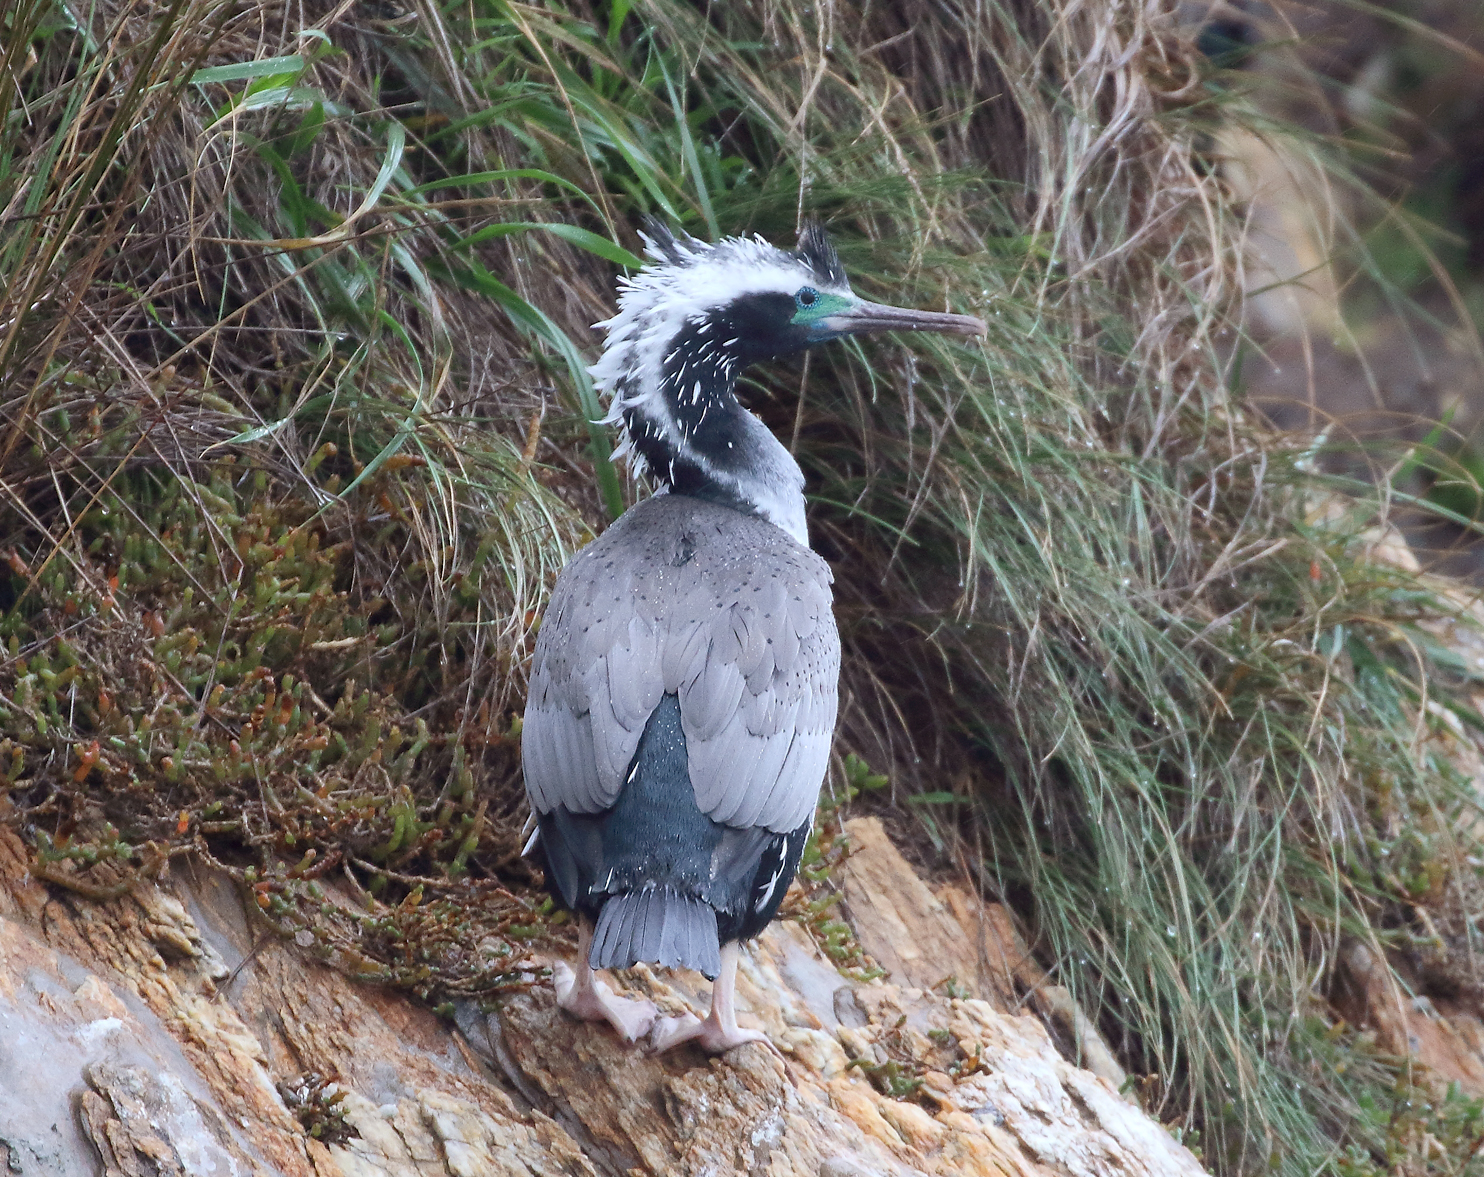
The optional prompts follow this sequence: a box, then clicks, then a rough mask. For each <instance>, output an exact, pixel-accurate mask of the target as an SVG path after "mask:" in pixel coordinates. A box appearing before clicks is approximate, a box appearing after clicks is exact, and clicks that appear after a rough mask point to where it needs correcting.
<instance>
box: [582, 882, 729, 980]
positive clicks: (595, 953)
mask: <svg viewBox="0 0 1484 1177" xmlns="http://www.w3.org/2000/svg"><path fill="white" fill-rule="evenodd" d="M641 960H642V961H645V962H646V963H648V964H659V965H664V966H665V967H666V968H675V967H676V966H680V967H682V968H687V969H695V970H696V971H697V972H700V973H704V974H705V975H706V976H707V977H710V978H711V979H712V980H715V978H716V974H717V973H719V972H721V945H720V944H719V942H718V940H717V935H716V912H714V911H713V910H712V909H711V907H710V906H709V905H708V904H707V903H706V902H705V901H704V900H701V899H693V898H691V897H690V896H688V895H679V894H676V893H675V892H674V891H672V890H670V889H669V888H668V887H648V888H646V889H644V890H643V891H629V892H626V893H624V894H621V895H615V896H613V898H612V899H610V900H608V902H607V903H605V904H604V905H603V910H602V911H601V912H600V913H599V914H598V926H597V928H596V930H595V931H594V932H593V946H592V949H591V951H589V953H588V963H589V964H591V965H592V967H593V968H595V969H626V968H628V967H629V966H630V965H631V964H635V963H637V962H638V961H641Z"/></svg>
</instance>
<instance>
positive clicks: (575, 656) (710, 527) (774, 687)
mask: <svg viewBox="0 0 1484 1177" xmlns="http://www.w3.org/2000/svg"><path fill="white" fill-rule="evenodd" d="M831 579H832V578H831V576H830V571H829V566H828V565H827V564H826V563H825V562H824V561H823V560H822V559H820V557H819V556H817V555H815V553H813V552H812V551H810V550H809V549H808V548H806V547H804V546H803V545H802V544H799V543H796V542H795V541H794V540H793V539H792V538H790V537H789V536H788V535H787V534H785V533H784V532H783V531H782V530H780V529H779V528H777V527H775V526H773V525H772V524H771V523H768V522H766V521H764V520H762V519H759V518H756V517H755V516H751V515H745V514H742V513H740V512H738V511H734V510H731V509H729V508H727V507H722V506H716V505H713V504H710V503H706V502H703V501H701V500H698V499H693V498H688V497H685V496H680V495H659V496H656V497H654V498H651V499H648V500H646V501H645V502H643V503H640V504H639V505H638V506H636V507H635V508H633V509H632V510H631V511H630V512H629V513H628V514H626V515H625V516H624V517H623V518H622V519H620V520H619V521H618V522H617V523H615V524H614V525H613V526H612V527H610V528H609V529H608V530H607V531H606V532H605V533H604V534H603V536H602V537H601V538H600V539H598V540H597V541H596V542H594V543H593V544H592V545H590V546H589V547H588V548H586V549H585V550H584V551H583V552H581V553H580V554H579V555H578V556H577V558H576V559H575V560H573V561H572V563H571V564H569V565H568V566H567V568H566V569H565V570H564V571H563V573H562V576H561V578H560V579H559V580H558V581H557V586H556V590H555V592H554V593H553V595H552V599H551V605H550V607H549V608H548V609H547V613H546V619H545V621H544V622H543V624H542V628H541V633H540V635H539V637H538V639H537V642H536V654H535V659H534V663H533V666H532V674H531V688H530V699H529V705H528V707H527V711H526V719H525V731H524V734H523V737H522V743H523V746H524V759H525V778H526V788H527V791H528V792H529V794H530V797H531V803H532V805H533V806H534V808H535V809H536V810H537V811H538V812H540V813H549V812H551V810H553V809H554V808H556V806H558V805H563V806H565V807H566V808H567V809H568V810H569V811H571V812H574V813H597V812H599V811H601V810H603V809H606V808H608V807H609V806H611V805H612V804H613V803H614V801H615V800H616V799H617V797H618V794H619V790H620V788H621V787H622V785H623V774H624V772H625V771H626V770H627V768H628V766H629V763H630V761H631V760H632V759H633V756H634V751H635V749H636V748H637V746H638V743H639V737H640V735H641V734H642V732H643V731H644V725H645V723H646V722H647V721H648V719H649V716H650V713H651V712H652V711H653V710H654V708H655V707H656V706H657V705H658V703H659V701H660V698H661V696H662V695H664V694H667V693H675V694H677V695H678V696H679V699H680V715H681V724H682V727H683V729H684V732H685V739H686V749H687V754H688V757H689V762H690V777H691V783H692V785H693V786H694V788H695V790H696V803H697V805H698V807H699V808H700V809H701V811H702V812H703V813H705V814H707V815H708V816H710V817H711V818H712V819H713V820H715V821H718V822H722V823H724V824H727V825H731V826H737V827H749V826H763V827H766V828H767V829H769V830H772V831H774V832H777V833H783V832H786V831H788V830H793V829H797V828H798V827H799V826H800V825H802V824H803V823H804V822H805V821H806V820H808V818H809V817H810V815H811V814H812V813H813V812H814V806H815V804H816V801H817V799H818V794H819V786H820V784H821V782H822V781H823V779H824V773H825V768H826V766H827V764H828V760H829V750H830V740H831V737H832V735H833V733H834V729H835V711H836V689H837V688H836V683H837V680H838V677H839V667H840V639H839V635H838V633H837V632H836V629H835V620H834V615H833V613H832V612H831V609H830V582H831Z"/></svg>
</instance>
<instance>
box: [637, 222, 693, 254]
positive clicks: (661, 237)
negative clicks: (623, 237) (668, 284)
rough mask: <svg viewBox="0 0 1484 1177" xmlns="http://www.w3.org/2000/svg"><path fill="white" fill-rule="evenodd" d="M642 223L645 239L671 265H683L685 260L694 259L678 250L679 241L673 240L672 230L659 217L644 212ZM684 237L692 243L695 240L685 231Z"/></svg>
mask: <svg viewBox="0 0 1484 1177" xmlns="http://www.w3.org/2000/svg"><path fill="white" fill-rule="evenodd" d="M642 224H643V225H644V237H645V240H646V241H647V242H648V243H649V244H650V245H652V246H654V248H655V249H657V250H658V251H659V252H660V253H661V254H662V255H663V256H664V259H665V260H666V261H667V262H669V263H670V264H671V265H672V266H681V265H685V264H686V263H687V262H690V261H692V260H694V259H692V258H690V257H687V256H686V255H685V254H684V253H682V252H681V251H680V243H679V242H678V241H676V240H675V234H674V232H672V231H671V229H670V226H669V225H667V224H665V222H664V221H662V220H660V219H659V217H655V216H650V215H648V214H646V215H645V217H644V220H643V222H642ZM682 232H684V230H682ZM685 237H686V240H688V241H690V242H692V243H694V242H695V238H694V237H692V236H691V235H690V234H689V233H686V234H685Z"/></svg>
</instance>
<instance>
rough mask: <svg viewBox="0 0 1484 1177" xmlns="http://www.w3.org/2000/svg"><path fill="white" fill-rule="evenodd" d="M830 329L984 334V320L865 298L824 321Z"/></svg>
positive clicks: (841, 331)
mask: <svg viewBox="0 0 1484 1177" xmlns="http://www.w3.org/2000/svg"><path fill="white" fill-rule="evenodd" d="M820 326H821V327H824V328H825V329H826V330H827V331H829V332H831V333H832V334H833V333H838V334H841V335H864V334H865V333H866V332H868V331H936V332H938V333H939V334H941V335H983V334H984V330H985V328H984V321H983V320H982V319H976V318H975V317H974V316H973V315H952V314H948V313H946V312H944V311H914V310H910V309H909V308H907V307H890V306H886V305H885V304H883V303H879V302H866V301H865V300H864V299H863V300H861V301H860V302H858V303H856V304H855V306H853V307H851V308H850V309H849V310H845V311H840V312H838V313H837V314H833V315H830V316H829V317H828V318H826V319H823V320H821V321H820Z"/></svg>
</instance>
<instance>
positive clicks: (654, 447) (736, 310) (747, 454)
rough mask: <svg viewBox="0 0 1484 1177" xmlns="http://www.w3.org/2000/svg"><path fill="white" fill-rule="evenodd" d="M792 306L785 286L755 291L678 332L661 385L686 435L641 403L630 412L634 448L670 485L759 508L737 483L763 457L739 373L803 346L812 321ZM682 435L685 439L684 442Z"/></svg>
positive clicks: (744, 507) (735, 504) (628, 419)
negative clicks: (748, 422)
mask: <svg viewBox="0 0 1484 1177" xmlns="http://www.w3.org/2000/svg"><path fill="white" fill-rule="evenodd" d="M793 312H794V301H793V299H792V298H790V297H789V296H788V295H786V294H748V295H743V296H742V297H740V298H737V299H734V300H733V301H732V302H731V303H729V304H727V305H726V306H724V307H719V308H717V309H716V310H714V311H712V312H710V313H709V314H707V315H706V316H704V317H702V318H697V319H691V320H687V321H686V322H685V324H684V325H683V326H682V327H681V328H680V330H679V331H677V332H676V333H675V336H674V337H673V338H672V339H671V341H670V345H669V347H668V348H667V350H666V352H665V356H664V360H663V362H662V368H661V372H660V393H661V395H662V396H663V398H664V402H665V407H666V408H667V409H668V410H669V413H670V417H671V419H672V420H673V421H674V422H675V428H676V429H677V430H678V432H679V434H680V436H679V438H672V437H669V436H666V435H665V433H664V432H663V431H662V430H661V429H659V428H658V427H657V426H656V424H655V422H654V421H653V420H651V419H650V418H648V417H646V416H644V415H643V413H642V412H641V411H640V410H639V409H638V408H630V409H628V410H626V412H625V414H624V424H625V426H626V428H627V430H628V435H629V437H630V439H631V441H632V443H633V446H634V448H635V449H636V450H638V451H639V453H640V454H642V455H643V457H644V460H645V463H646V464H647V465H648V467H649V470H650V471H651V473H652V474H653V475H654V477H656V478H657V479H659V480H660V481H661V482H663V483H664V484H665V485H666V486H668V487H669V488H670V489H671V490H673V491H676V492H678V493H680V494H687V495H693V496H694V497H696V498H701V499H707V500H709V501H712V502H719V503H723V504H725V505H726V506H729V507H736V508H738V509H740V510H749V511H750V510H751V509H752V508H751V505H750V504H748V503H747V502H746V501H745V500H743V499H741V498H740V497H739V496H738V495H737V493H736V490H735V484H736V481H740V480H744V479H743V478H742V477H741V476H745V474H746V472H747V471H748V469H749V468H750V466H751V464H752V463H753V462H754V461H756V459H757V454H756V453H755V452H753V451H752V449H750V448H749V446H748V445H747V444H746V443H745V440H744V439H745V438H746V436H747V435H746V432H745V431H744V428H743V422H742V418H743V416H744V415H746V413H747V410H746V409H744V408H743V407H742V406H741V404H739V403H738V401H737V394H736V387H737V376H738V374H739V373H740V372H741V371H742V369H743V368H745V367H747V365H749V364H751V363H754V362H756V361H758V360H766V359H773V358H775V357H778V356H783V355H788V354H790V353H792V352H797V351H801V350H803V348H804V347H805V334H806V333H805V329H803V328H800V327H795V326H794V325H793V324H792V323H791V321H790V320H791V319H792V317H793ZM677 442H684V449H683V450H682V448H681V447H680V446H679V445H677ZM691 454H693V455H695V457H694V458H692V457H691V456H690V455H691ZM718 474H722V475H730V476H732V477H729V478H725V479H718V478H717V475H718Z"/></svg>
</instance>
